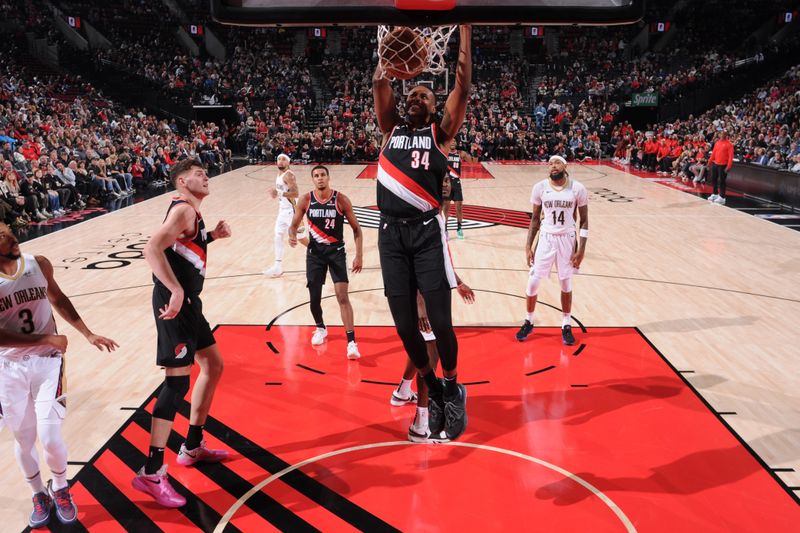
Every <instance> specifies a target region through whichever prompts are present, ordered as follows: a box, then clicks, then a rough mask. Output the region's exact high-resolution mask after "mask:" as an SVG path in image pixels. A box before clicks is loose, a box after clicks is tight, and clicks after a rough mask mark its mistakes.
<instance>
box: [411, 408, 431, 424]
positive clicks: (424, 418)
mask: <svg viewBox="0 0 800 533" xmlns="http://www.w3.org/2000/svg"><path fill="white" fill-rule="evenodd" d="M414 426H415V427H417V428H423V429H428V408H427V407H417V416H416V417H415V418H414Z"/></svg>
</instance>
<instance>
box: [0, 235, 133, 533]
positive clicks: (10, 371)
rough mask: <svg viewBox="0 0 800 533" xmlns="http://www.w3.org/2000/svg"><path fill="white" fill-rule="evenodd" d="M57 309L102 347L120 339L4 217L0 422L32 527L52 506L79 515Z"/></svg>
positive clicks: (59, 513) (61, 513) (62, 517)
mask: <svg viewBox="0 0 800 533" xmlns="http://www.w3.org/2000/svg"><path fill="white" fill-rule="evenodd" d="M53 309H55V310H56V311H58V314H59V315H60V316H61V317H62V318H63V319H64V320H66V321H67V322H69V324H70V325H71V326H72V327H74V328H75V329H77V330H78V331H80V332H81V333H82V334H83V336H84V337H86V340H87V341H89V342H90V343H91V344H93V345H95V346H96V347H97V348H98V349H100V350H102V349H103V348H105V349H106V350H108V351H109V352H110V351H112V350H114V349H115V348H117V347H118V346H117V343H116V342H114V341H112V340H111V339H107V338H106V337H101V336H100V335H95V334H94V333H92V332H91V331H90V330H89V328H88V327H86V324H84V323H83V320H81V317H80V315H78V312H77V311H76V310H75V307H73V305H72V302H70V300H69V298H67V296H66V295H65V294H64V293H63V292H61V289H60V288H59V286H58V283H56V280H55V279H54V278H53V266H52V265H51V264H50V261H48V260H47V259H46V258H45V257H42V256H39V255H37V256H33V255H28V254H22V253H21V252H20V249H19V241H18V240H17V238H16V237H15V236H14V234H13V233H12V231H11V228H9V227H8V226H6V225H5V224H0V427H2V425H3V424H6V425H8V426H9V428H10V429H11V431H12V432H13V434H14V441H15V442H14V451H15V455H16V457H17V463H18V464H19V467H20V469H21V470H22V473H23V474H25V480H26V481H27V482H28V485H30V487H31V490H32V492H33V511H32V512H31V515H30V518H29V520H28V524H29V525H30V526H31V527H32V528H38V527H43V526H44V525H45V524H47V522H48V521H49V520H50V512H51V510H52V509H53V507H55V511H56V517H57V518H58V520H59V521H60V522H62V523H64V524H69V523H72V522H75V520H77V518H78V509H77V507H76V506H75V504H74V503H73V502H72V496H70V493H69V486H68V485H67V447H66V446H65V445H64V439H63V438H62V436H61V424H62V423H63V421H64V415H65V414H66V406H67V400H66V390H64V382H65V378H66V376H65V373H64V372H65V371H64V354H65V353H66V351H67V337H66V336H64V335H59V334H58V331H57V329H56V321H55V319H54V317H53ZM37 435H38V437H39V440H40V441H41V444H42V449H43V450H44V459H45V462H47V466H48V467H49V468H50V472H51V473H52V474H53V479H51V480H50V481H48V482H47V487H45V486H44V484H43V483H42V476H41V475H40V473H39V452H37V451H36V437H37ZM9 528H11V525H10V524H9ZM12 529H13V528H12ZM17 529H19V528H17Z"/></svg>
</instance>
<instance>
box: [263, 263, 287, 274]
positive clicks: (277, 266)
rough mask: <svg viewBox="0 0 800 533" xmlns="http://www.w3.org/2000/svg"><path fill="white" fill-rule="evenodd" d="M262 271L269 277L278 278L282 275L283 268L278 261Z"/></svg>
mask: <svg viewBox="0 0 800 533" xmlns="http://www.w3.org/2000/svg"><path fill="white" fill-rule="evenodd" d="M262 273H263V274H264V275H265V276H269V277H271V278H279V277H280V276H281V275H283V269H282V268H281V264H280V263H275V264H273V265H272V266H271V267H269V268H268V269H266V270H265V271H264V272H262Z"/></svg>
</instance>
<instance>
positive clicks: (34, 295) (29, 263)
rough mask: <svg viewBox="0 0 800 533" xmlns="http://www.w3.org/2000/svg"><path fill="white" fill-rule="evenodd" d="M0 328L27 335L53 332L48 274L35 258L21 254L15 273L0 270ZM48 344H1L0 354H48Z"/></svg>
mask: <svg viewBox="0 0 800 533" xmlns="http://www.w3.org/2000/svg"><path fill="white" fill-rule="evenodd" d="M0 328H2V329H4V330H8V331H14V332H17V333H24V334H26V335H55V334H56V333H57V331H56V321H55V319H54V318H53V308H52V307H51V306H50V300H48V299H47V278H45V277H44V274H43V273H42V269H41V268H39V263H38V262H36V258H35V257H34V256H32V255H29V254H22V255H21V256H20V257H19V259H17V273H16V274H14V275H13V276H6V275H4V274H0ZM55 351H56V350H55V348H53V347H52V346H49V345H43V344H40V345H36V346H19V347H9V346H2V347H0V357H7V358H14V359H16V358H20V357H23V356H25V355H50V354H52V353H53V352H55Z"/></svg>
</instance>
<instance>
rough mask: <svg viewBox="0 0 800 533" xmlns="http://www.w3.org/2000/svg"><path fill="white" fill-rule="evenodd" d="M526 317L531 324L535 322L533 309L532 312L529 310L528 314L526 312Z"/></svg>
mask: <svg viewBox="0 0 800 533" xmlns="http://www.w3.org/2000/svg"><path fill="white" fill-rule="evenodd" d="M525 317H526V319H527V320H528V322H530V323H531V324H533V311H531V312H529V313H526V314H525Z"/></svg>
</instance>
